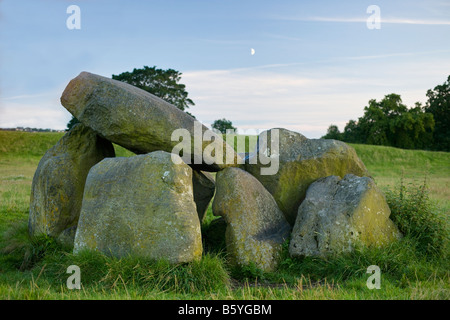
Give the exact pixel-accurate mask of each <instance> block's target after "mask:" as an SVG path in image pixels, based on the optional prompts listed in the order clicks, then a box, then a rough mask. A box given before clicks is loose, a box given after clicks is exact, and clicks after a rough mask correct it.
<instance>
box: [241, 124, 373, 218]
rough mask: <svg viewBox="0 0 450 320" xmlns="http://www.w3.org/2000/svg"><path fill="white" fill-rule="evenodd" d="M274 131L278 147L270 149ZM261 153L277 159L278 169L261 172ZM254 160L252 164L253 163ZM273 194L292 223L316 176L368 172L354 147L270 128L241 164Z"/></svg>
mask: <svg viewBox="0 0 450 320" xmlns="http://www.w3.org/2000/svg"><path fill="white" fill-rule="evenodd" d="M274 134H278V137H279V138H278V140H279V147H277V149H276V151H274V150H275V149H274V148H272V143H271V142H272V141H274V140H275V136H274ZM260 153H262V154H266V155H267V156H269V157H270V158H271V161H272V163H271V164H270V165H271V166H273V163H274V161H275V159H278V161H279V167H278V170H276V171H274V173H271V174H267V175H264V174H261V173H262V171H261V169H262V168H264V167H268V166H269V165H264V164H262V163H261V162H260V160H259V156H260ZM252 162H253V163H252ZM243 167H244V168H245V170H246V171H248V172H250V173H251V174H252V175H253V176H255V177H256V178H257V179H258V180H259V181H260V182H261V183H262V184H263V185H264V187H265V188H266V189H267V190H268V191H269V192H270V193H271V194H272V195H273V197H274V198H275V200H276V201H277V204H278V206H279V208H280V209H281V211H283V212H284V214H285V216H286V219H287V220H288V222H289V223H290V224H291V225H293V224H294V222H295V218H296V217H297V210H298V207H299V205H300V203H301V202H302V201H303V199H304V198H305V195H306V190H307V188H308V187H309V185H310V184H311V183H313V182H314V181H316V180H317V179H319V178H323V177H328V176H331V175H336V176H340V177H344V176H345V175H346V174H348V173H352V174H355V175H357V176H367V175H368V172H367V169H366V167H365V166H364V164H363V162H362V161H361V160H360V159H359V158H358V156H357V155H356V152H355V150H354V149H353V148H352V147H350V146H349V145H347V144H345V143H344V142H341V141H337V140H327V139H308V138H306V137H305V136H303V135H301V134H300V133H297V132H293V131H289V130H287V129H281V128H280V129H271V130H269V131H268V132H263V133H261V134H260V136H259V138H258V144H257V150H256V151H255V152H254V153H252V154H250V156H249V159H248V160H247V161H246V164H245V165H244V166H243Z"/></svg>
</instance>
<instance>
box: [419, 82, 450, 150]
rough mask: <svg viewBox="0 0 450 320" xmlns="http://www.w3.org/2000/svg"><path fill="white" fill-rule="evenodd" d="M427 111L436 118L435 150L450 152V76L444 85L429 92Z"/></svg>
mask: <svg viewBox="0 0 450 320" xmlns="http://www.w3.org/2000/svg"><path fill="white" fill-rule="evenodd" d="M427 97H428V101H427V102H426V104H425V111H426V112H429V113H431V114H432V115H433V117H434V122H435V127H434V132H433V149H435V150H442V151H450V75H449V76H448V78H447V81H446V82H444V84H442V85H438V86H436V87H435V88H434V89H433V90H431V89H430V90H428V91H427Z"/></svg>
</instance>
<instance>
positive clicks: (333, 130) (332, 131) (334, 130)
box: [322, 124, 342, 140]
mask: <svg viewBox="0 0 450 320" xmlns="http://www.w3.org/2000/svg"><path fill="white" fill-rule="evenodd" d="M322 139H334V140H342V133H341V132H340V131H339V128H338V127H337V126H336V125H334V124H332V125H330V126H329V127H328V130H327V134H326V135H324V136H323V137H322Z"/></svg>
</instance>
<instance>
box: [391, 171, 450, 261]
mask: <svg viewBox="0 0 450 320" xmlns="http://www.w3.org/2000/svg"><path fill="white" fill-rule="evenodd" d="M386 199H387V202H388V204H389V207H390V208H391V219H392V221H394V223H395V224H396V225H397V227H398V228H399V230H400V231H401V232H402V233H403V235H405V237H408V238H409V239H411V240H412V242H413V243H412V245H414V246H415V248H416V249H417V251H418V253H420V254H422V255H424V256H428V257H436V256H442V255H444V254H446V253H447V250H446V248H447V247H448V239H449V232H448V216H447V217H445V216H442V215H438V214H437V213H436V212H437V210H436V208H435V207H434V205H433V203H432V202H431V201H430V198H429V193H428V188H427V184H426V180H425V181H424V182H423V184H421V185H415V184H412V183H411V184H409V185H405V184H404V182H403V179H401V181H400V185H399V186H398V187H397V188H396V189H394V190H389V191H388V192H387V193H386Z"/></svg>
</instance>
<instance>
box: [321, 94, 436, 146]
mask: <svg viewBox="0 0 450 320" xmlns="http://www.w3.org/2000/svg"><path fill="white" fill-rule="evenodd" d="M336 129H337V128H332V126H330V128H329V133H327V135H328V134H334V135H337V134H338V133H339V130H337V131H336ZM433 129H434V120H433V115H432V114H431V113H427V112H425V110H424V108H423V107H422V106H421V104H420V103H416V105H415V107H414V108H410V109H408V107H407V106H406V105H404V104H403V103H402V99H401V97H400V95H398V94H395V93H391V94H388V95H386V96H384V98H383V99H382V100H381V101H376V100H375V99H371V100H370V101H369V104H368V106H366V107H365V108H364V115H363V116H362V117H360V118H358V121H355V120H350V121H349V122H348V123H347V125H346V126H345V128H344V132H343V133H339V135H340V137H341V139H342V140H343V141H345V142H351V143H367V144H375V145H384V146H393V147H398V148H405V149H418V148H422V149H424V148H425V149H426V148H429V147H430V145H431V142H432V133H433ZM330 130H331V131H330Z"/></svg>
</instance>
